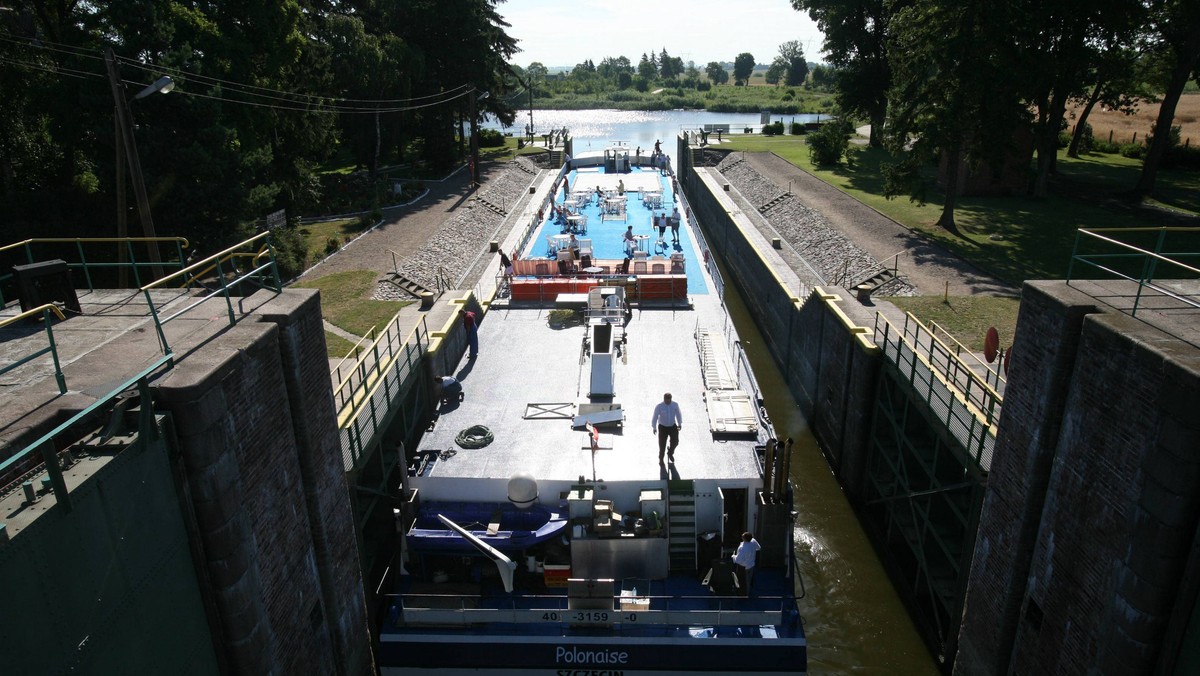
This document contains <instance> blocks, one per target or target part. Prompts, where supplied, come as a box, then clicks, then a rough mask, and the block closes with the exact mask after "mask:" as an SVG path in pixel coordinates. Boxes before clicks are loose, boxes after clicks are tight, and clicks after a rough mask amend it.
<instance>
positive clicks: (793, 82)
mask: <svg viewBox="0 0 1200 676" xmlns="http://www.w3.org/2000/svg"><path fill="white" fill-rule="evenodd" d="M777 60H778V61H780V62H781V63H782V64H783V66H784V68H785V69H786V72H787V81H786V83H785V84H787V86H789V87H797V86H799V85H802V84H804V80H805V79H807V78H808V61H805V59H804V47H803V46H802V45H801V44H800V42H799V41H797V40H789V41H787V42H785V43H783V44H782V45H779V57H778V59H777Z"/></svg>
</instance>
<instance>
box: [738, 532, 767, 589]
mask: <svg viewBox="0 0 1200 676" xmlns="http://www.w3.org/2000/svg"><path fill="white" fill-rule="evenodd" d="M760 549H762V547H761V546H760V545H759V544H758V540H755V539H754V536H753V535H751V534H750V532H749V531H747V532H745V533H742V542H741V544H739V545H738V548H737V553H735V554H734V555H733V562H734V563H735V564H737V572H738V579H739V580H740V581H741V583H742V593H743V594H745V595H746V596H749V595H750V585H752V584H754V564H755V563H757V561H758V550H760Z"/></svg>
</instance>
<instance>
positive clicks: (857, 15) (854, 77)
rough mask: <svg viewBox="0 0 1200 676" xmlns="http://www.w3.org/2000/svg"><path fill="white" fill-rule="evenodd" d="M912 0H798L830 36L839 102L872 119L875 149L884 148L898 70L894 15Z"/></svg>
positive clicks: (828, 48)
mask: <svg viewBox="0 0 1200 676" xmlns="http://www.w3.org/2000/svg"><path fill="white" fill-rule="evenodd" d="M910 4H912V2H911V0H792V7H794V8H795V9H796V10H797V11H801V12H808V16H809V18H811V19H812V20H813V21H815V22H817V27H819V28H820V29H821V33H823V34H824V35H825V42H824V45H823V51H824V52H825V54H826V55H827V56H828V58H829V63H830V65H832V66H833V67H835V68H836V69H837V72H838V77H837V103H838V108H840V109H841V110H842V111H843V112H844V113H845V114H847V115H861V116H863V117H865V118H867V119H868V120H869V121H870V122H871V140H870V144H871V147H873V148H879V147H882V146H883V124H884V120H885V119H886V117H887V107H888V95H887V93H888V90H889V89H890V88H891V86H892V69H891V64H890V63H889V62H888V44H889V40H890V31H891V28H890V26H891V20H892V16H893V15H894V14H895V13H896V12H898V11H900V10H901V9H903V8H904V7H906V6H908V5H910Z"/></svg>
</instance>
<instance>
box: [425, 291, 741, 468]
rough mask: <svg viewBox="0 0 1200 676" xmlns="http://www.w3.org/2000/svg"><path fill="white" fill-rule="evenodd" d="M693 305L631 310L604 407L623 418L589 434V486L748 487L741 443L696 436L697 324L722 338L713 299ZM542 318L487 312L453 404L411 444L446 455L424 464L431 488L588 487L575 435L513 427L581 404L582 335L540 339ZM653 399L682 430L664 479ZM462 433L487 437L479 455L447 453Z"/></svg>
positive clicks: (559, 332)
mask: <svg viewBox="0 0 1200 676" xmlns="http://www.w3.org/2000/svg"><path fill="white" fill-rule="evenodd" d="M693 298H694V300H695V302H696V307H695V308H694V309H686V308H684V309H669V308H661V309H658V308H647V309H644V310H638V309H635V310H634V311H633V318H632V320H631V321H630V322H629V323H628V325H627V326H626V334H627V344H626V345H625V346H624V348H623V352H620V353H617V355H616V356H617V358H616V359H614V363H615V365H614V382H615V389H616V396H615V397H613V398H612V400H611V401H612V402H615V403H619V404H621V405H622V407H623V409H624V410H625V424H624V425H623V426H622V427H620V428H614V427H612V426H605V427H603V428H602V429H601V437H600V446H601V450H599V451H597V452H596V457H595V462H596V465H595V476H596V477H597V478H599V479H603V480H606V481H621V480H631V479H632V480H658V479H668V478H669V479H680V478H682V479H701V478H704V479H729V478H749V477H755V478H756V477H758V465H757V462H756V459H755V456H754V451H753V442H751V441H727V442H716V441H714V439H713V437H712V434H711V433H710V432H709V430H708V417H707V413H706V412H705V408H704V401H703V399H702V394H703V389H704V381H703V373H702V371H701V366H700V360H699V356H698V351H697V348H696V341H695V338H694V335H693V334H694V332H695V329H696V327H697V324H699V325H700V326H704V327H708V328H710V329H713V330H714V331H715V332H716V333H717V334H718V335H724V327H725V316H724V313H723V312H722V310H721V308H720V306H719V305H718V301H717V298H716V297H715V296H713V295H711V294H710V295H701V296H695V297H693ZM549 312H550V309H548V308H546V309H532V308H530V309H508V308H493V309H492V310H491V311H489V312H488V313H487V315H486V317H485V319H484V321H483V322H481V324H480V329H479V343H480V351H479V357H478V358H477V359H476V361H475V363H473V364H472V363H470V362H469V361H466V360H464V361H463V362H462V363H461V364H459V370H458V372H457V376H458V378H459V379H460V381H461V382H462V384H463V391H464V395H465V399H464V401H463V402H462V403H461V404H458V405H451V407H450V408H449V410H447V409H446V408H443V413H442V415H441V417H440V420H439V421H438V422H437V425H436V427H435V429H434V430H433V431H432V432H430V433H427V434H426V435H425V438H424V440H423V441H422V443H421V446H420V448H421V450H430V449H439V450H441V449H450V448H453V449H456V453H455V455H453V456H452V457H449V458H445V459H443V460H441V461H439V462H437V463H436V465H435V466H434V468H433V470H432V473H431V475H430V476H431V477H475V478H488V477H490V478H503V477H508V476H510V475H511V474H513V473H515V472H529V473H530V474H532V475H533V476H535V477H537V478H538V479H545V480H573V479H577V478H578V477H579V476H580V475H583V476H586V477H588V478H589V479H590V478H591V477H592V476H593V473H592V451H591V450H590V448H588V437H587V434H586V433H585V432H584V431H582V430H579V431H576V430H572V428H571V421H570V420H569V419H568V418H561V419H555V418H545V419H538V420H525V419H524V418H523V416H524V415H525V412H526V407H527V406H528V405H529V404H534V403H540V404H553V403H573V404H579V403H589V399H588V396H587V395H588V383H589V379H590V358H584V359H583V360H582V363H581V353H582V343H583V338H584V334H585V327H584V326H573V327H570V328H566V329H551V328H550V327H549V325H548V321H547V320H548V315H549ZM664 392H671V394H672V396H673V398H674V399H675V401H677V402H678V403H679V405H680V407H681V410H682V413H683V420H684V423H683V429H682V431H681V433H680V439H679V448H678V450H676V452H675V460H676V462H675V465H674V466H673V467H668V468H666V469H664V468H661V467H660V466H659V464H658V435H657V432H654V431H652V429H651V426H650V419H651V416H652V414H653V411H654V406H655V405H656V404H657V403H658V402H660V401H662V396H663V393H664ZM594 401H595V402H596V403H608V402H609V400H608V399H606V398H597V399H595V400H594ZM568 411H570V409H568ZM572 412H573V411H572ZM471 425H485V426H487V427H488V428H489V429H490V430H491V431H492V433H493V434H494V435H495V441H493V442H492V443H491V444H490V445H489V446H487V447H485V448H482V449H476V450H469V449H462V448H459V447H458V446H457V444H456V443H455V441H454V437H455V436H456V435H457V434H458V433H459V432H460V431H461V430H463V429H465V428H467V427H469V426H471Z"/></svg>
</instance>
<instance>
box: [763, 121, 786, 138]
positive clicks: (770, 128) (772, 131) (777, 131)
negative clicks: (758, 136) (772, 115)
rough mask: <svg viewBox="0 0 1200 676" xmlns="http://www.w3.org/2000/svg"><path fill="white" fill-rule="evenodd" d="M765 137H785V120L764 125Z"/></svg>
mask: <svg viewBox="0 0 1200 676" xmlns="http://www.w3.org/2000/svg"><path fill="white" fill-rule="evenodd" d="M762 133H763V136H782V135H783V120H780V121H778V122H774V123H771V124H764V125H763V129H762Z"/></svg>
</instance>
